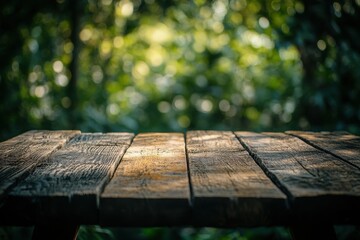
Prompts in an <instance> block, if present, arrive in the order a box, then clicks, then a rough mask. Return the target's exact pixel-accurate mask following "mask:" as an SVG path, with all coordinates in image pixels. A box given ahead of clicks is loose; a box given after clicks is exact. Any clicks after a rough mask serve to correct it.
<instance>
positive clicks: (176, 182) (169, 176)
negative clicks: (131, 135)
mask: <svg viewBox="0 0 360 240" xmlns="http://www.w3.org/2000/svg"><path fill="white" fill-rule="evenodd" d="M189 200H190V190H189V181H188V175H187V165H186V155H185V141H184V136H183V134H181V133H142V134H139V135H137V136H136V137H135V139H134V141H133V143H132V145H131V146H130V148H129V149H128V150H127V152H126V154H125V155H124V157H123V160H122V161H121V164H120V165H119V167H118V168H117V170H116V172H115V175H114V177H113V178H112V179H111V181H110V182H109V184H108V185H107V186H106V188H105V190H104V192H103V194H102V195H101V199H100V220H101V224H102V225H116V224H117V225H121V226H164V225H173V226H174V225H182V224H183V223H184V222H185V221H186V220H187V217H188V214H189V210H190V209H189Z"/></svg>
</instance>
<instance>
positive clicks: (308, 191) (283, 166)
mask: <svg viewBox="0 0 360 240" xmlns="http://www.w3.org/2000/svg"><path fill="white" fill-rule="evenodd" d="M236 135H237V136H238V137H239V138H240V141H241V142H242V143H243V144H244V145H245V146H246V148H247V150H248V151H249V152H251V154H252V155H253V157H254V158H255V159H256V160H257V162H258V163H259V165H261V166H262V168H263V169H265V171H267V172H268V175H270V176H271V177H272V178H273V180H274V181H275V182H277V183H278V185H279V186H281V187H282V188H283V189H284V191H285V192H286V193H287V194H288V195H289V197H290V200H291V202H290V203H291V207H292V210H293V213H294V215H295V216H294V221H297V220H299V221H300V220H301V221H302V222H303V221H305V222H316V221H319V220H321V221H323V222H322V223H324V221H325V222H327V221H328V222H333V223H346V222H347V221H352V222H359V218H358V214H359V213H360V204H359V202H360V171H359V169H358V168H356V167H354V166H351V165H349V164H346V163H344V162H343V161H341V160H340V159H338V158H336V157H334V156H332V155H330V154H328V153H325V152H323V151H321V150H318V149H316V148H314V147H312V146H310V145H308V144H307V143H305V142H304V141H302V140H300V139H299V138H297V137H294V136H290V135H287V134H283V133H266V134H258V133H251V132H236Z"/></svg>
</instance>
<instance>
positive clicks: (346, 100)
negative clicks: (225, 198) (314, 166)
mask: <svg viewBox="0 0 360 240" xmlns="http://www.w3.org/2000/svg"><path fill="white" fill-rule="evenodd" d="M359 10H360V1H359V0H338V1H320V0H315V1H310V0H298V1H296V0H271V1H262V0H212V1H205V0H194V1H181V0H178V1H175V0H172V1H167V0H159V1H155V0H133V1H130V0H101V1H95V0H78V1H70V0H56V1H45V0H33V1H29V2H26V1H20V0H12V1H1V2H0V54H1V58H0V101H1V103H0V114H1V118H0V140H4V139H7V138H9V137H11V136H14V135H16V134H19V133H21V132H23V131H25V130H29V129H71V128H72V129H80V130H82V131H132V132H140V131H142V132H143V131H184V130H188V129H224V130H255V131H277V130H285V129H302V130H347V131H350V132H352V133H356V134H359V133H360V126H359V122H360V108H359V106H360V97H359V95H360V81H359V79H360V68H359V67H358V66H360V31H359V27H358V24H359V22H360V13H359ZM6 231H7V230H6V229H5V230H4V229H2V233H4V232H6ZM264 231H265V232H266V231H268V230H264ZM269 231H270V233H267V235H266V236H272V234H275V233H274V232H276V234H278V235H276V234H275V235H274V236H277V237H278V238H280V236H283V235H281V234H285V235H284V238H286V233H285V232H284V230H281V231H277V230H276V229H272V230H269ZM10 232H11V231H10ZM140 233H141V234H143V235H144V236H145V237H146V238H148V239H151V238H153V237H152V236H153V235H154V236H156V237H157V239H159V238H163V239H166V237H164V236H168V237H170V236H173V235H172V234H178V235H176V236H179V234H180V235H181V237H182V238H181V239H214V238H216V239H248V238H249V239H251V238H253V239H254V238H257V235H256V236H255V237H254V236H253V235H251V234H259V233H261V231H256V232H251V231H250V232H247V233H241V232H234V231H230V230H229V231H227V230H222V231H213V230H212V229H199V230H193V229H190V230H189V229H183V230H181V231H175V232H172V230H164V229H163V230H156V229H155V230H154V229H150V230H149V231H147V230H142V231H140ZM88 234H90V235H89V236H92V237H94V236H96V237H98V238H99V239H100V238H105V239H106V238H110V239H111V237H112V236H113V235H112V234H116V231H115V232H114V233H112V232H108V231H107V230H102V229H100V228H97V227H90V228H82V230H81V231H80V237H82V238H86V236H88ZM279 234H280V235H279ZM84 236H85V237H84ZM206 236H210V237H206ZM138 239H141V238H138Z"/></svg>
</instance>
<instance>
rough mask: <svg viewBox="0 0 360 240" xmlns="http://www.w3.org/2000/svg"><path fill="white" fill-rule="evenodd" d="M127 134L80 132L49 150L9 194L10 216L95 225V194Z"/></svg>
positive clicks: (124, 145) (129, 136)
mask: <svg viewBox="0 0 360 240" xmlns="http://www.w3.org/2000/svg"><path fill="white" fill-rule="evenodd" d="M133 136H134V135H133V134H131V133H108V134H101V133H94V134H88V133H83V134H81V135H78V136H77V137H75V138H73V139H72V140H71V141H70V142H69V143H68V144H66V145H65V146H64V147H63V148H61V149H60V150H58V151H57V152H54V153H53V154H52V155H51V156H50V157H49V159H48V160H47V161H46V162H43V163H42V164H41V165H39V166H38V167H37V168H36V169H35V170H34V172H33V173H31V174H30V175H29V176H28V177H27V178H25V179H24V180H23V181H22V182H20V183H19V184H18V185H17V186H16V187H15V188H14V189H13V190H12V191H11V192H10V193H9V199H8V201H7V209H8V210H10V211H12V213H13V215H14V216H15V218H20V219H24V221H27V220H28V221H32V222H34V221H35V222H36V223H39V224H44V223H47V222H48V221H55V222H56V221H63V220H64V219H66V221H67V222H69V221H70V222H71V221H74V222H81V223H94V224H95V223H98V202H99V195H100V193H101V191H102V190H103V187H104V186H105V184H106V183H107V182H108V181H109V180H110V178H111V176H112V175H113V173H114V171H115V169H116V167H117V165H118V164H119V162H120V159H121V157H122V156H123V154H124V152H125V150H126V149H127V148H128V146H129V145H130V143H131V140H132V138H133Z"/></svg>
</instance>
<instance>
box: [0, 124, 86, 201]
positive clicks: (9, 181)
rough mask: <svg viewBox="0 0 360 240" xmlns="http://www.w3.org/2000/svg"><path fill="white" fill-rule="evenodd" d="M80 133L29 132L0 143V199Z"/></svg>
mask: <svg viewBox="0 0 360 240" xmlns="http://www.w3.org/2000/svg"><path fill="white" fill-rule="evenodd" d="M76 134H80V131H29V132H26V133H23V134H21V135H19V136H16V137H14V138H11V139H9V140H7V141H4V142H1V143H0V198H2V197H3V195H4V194H5V192H6V191H7V190H8V189H9V187H10V186H12V185H14V184H15V183H16V181H19V180H20V179H21V178H23V177H25V175H26V174H28V173H30V171H31V170H33V169H34V168H35V166H36V165H38V164H39V163H42V162H44V161H45V160H46V159H47V158H48V156H49V155H50V154H51V153H52V152H54V151H55V150H57V149H59V148H60V147H62V146H63V145H64V144H65V143H66V142H67V141H68V140H69V139H70V138H72V137H74V136H75V135H76Z"/></svg>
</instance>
